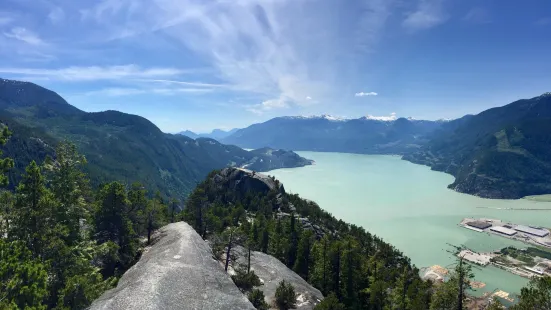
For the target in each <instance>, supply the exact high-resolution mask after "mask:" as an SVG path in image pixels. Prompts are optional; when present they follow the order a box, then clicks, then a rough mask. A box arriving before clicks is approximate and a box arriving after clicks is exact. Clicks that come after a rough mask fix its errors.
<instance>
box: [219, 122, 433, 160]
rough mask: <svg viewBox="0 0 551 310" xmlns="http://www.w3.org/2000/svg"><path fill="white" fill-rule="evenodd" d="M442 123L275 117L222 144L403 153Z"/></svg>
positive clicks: (422, 140) (423, 139)
mask: <svg viewBox="0 0 551 310" xmlns="http://www.w3.org/2000/svg"><path fill="white" fill-rule="evenodd" d="M442 123H443V121H422V120H413V119H406V118H398V119H396V120H386V121H383V120H378V119H372V118H369V117H362V118H358V119H338V118H335V117H332V116H328V115H322V116H317V117H300V116H298V117H276V118H273V119H271V120H269V121H267V122H264V123H260V124H254V125H251V126H249V127H247V128H244V129H240V130H238V131H236V132H235V133H233V134H232V135H230V136H228V137H226V138H224V139H222V140H221V141H222V142H223V143H228V144H235V145H238V146H240V147H245V148H261V147H272V148H283V149H292V150H298V151H320V152H345V153H362V154H404V153H408V152H411V151H413V150H417V149H418V148H419V147H420V146H421V145H422V144H423V143H425V141H426V138H425V137H426V135H427V134H428V133H430V132H432V131H433V130H435V129H436V128H438V127H440V125H441V124H442Z"/></svg>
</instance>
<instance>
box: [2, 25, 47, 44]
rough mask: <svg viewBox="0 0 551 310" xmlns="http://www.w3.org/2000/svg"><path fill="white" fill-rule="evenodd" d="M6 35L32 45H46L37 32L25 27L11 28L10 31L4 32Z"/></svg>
mask: <svg viewBox="0 0 551 310" xmlns="http://www.w3.org/2000/svg"><path fill="white" fill-rule="evenodd" d="M4 36H6V37H8V38H10V39H15V40H19V41H22V42H25V43H27V44H30V45H45V42H44V41H43V40H42V39H41V38H40V37H39V36H38V35H37V34H35V33H34V32H32V31H30V30H28V29H26V28H23V27H14V28H11V29H10V30H9V31H7V32H4Z"/></svg>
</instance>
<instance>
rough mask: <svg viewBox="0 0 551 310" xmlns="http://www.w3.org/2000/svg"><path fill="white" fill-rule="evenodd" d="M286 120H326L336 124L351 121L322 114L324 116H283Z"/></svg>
mask: <svg viewBox="0 0 551 310" xmlns="http://www.w3.org/2000/svg"><path fill="white" fill-rule="evenodd" d="M282 118H284V119H326V120H328V121H334V122H342V121H347V120H349V119H348V118H345V117H340V116H335V115H330V114H322V115H308V116H304V115H299V116H283V117H282Z"/></svg>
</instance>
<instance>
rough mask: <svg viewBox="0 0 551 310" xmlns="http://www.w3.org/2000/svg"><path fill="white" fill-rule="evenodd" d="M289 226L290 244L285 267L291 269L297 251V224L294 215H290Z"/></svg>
mask: <svg viewBox="0 0 551 310" xmlns="http://www.w3.org/2000/svg"><path fill="white" fill-rule="evenodd" d="M289 226H290V228H289V235H290V238H289V239H290V244H289V250H288V252H287V266H290V267H293V266H294V265H295V261H296V258H297V250H298V234H297V224H296V219H295V215H294V214H291V218H290V225H289Z"/></svg>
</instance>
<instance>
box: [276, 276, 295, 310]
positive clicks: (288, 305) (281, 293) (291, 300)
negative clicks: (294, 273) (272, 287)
mask: <svg viewBox="0 0 551 310" xmlns="http://www.w3.org/2000/svg"><path fill="white" fill-rule="evenodd" d="M275 303H276V305H277V308H278V309H280V310H288V309H294V308H296V304H297V295H296V293H295V288H294V287H293V285H292V284H291V283H289V282H287V281H285V280H282V281H281V282H279V284H278V285H277V288H276V292H275Z"/></svg>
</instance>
